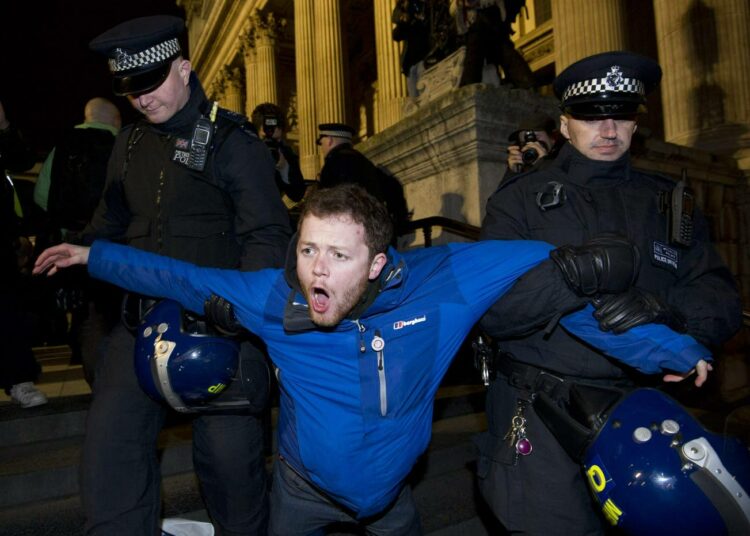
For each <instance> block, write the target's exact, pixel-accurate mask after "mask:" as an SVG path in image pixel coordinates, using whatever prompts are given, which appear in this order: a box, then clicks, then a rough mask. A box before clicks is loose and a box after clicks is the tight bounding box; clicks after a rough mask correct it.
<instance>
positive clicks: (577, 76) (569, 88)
mask: <svg viewBox="0 0 750 536" xmlns="http://www.w3.org/2000/svg"><path fill="white" fill-rule="evenodd" d="M660 80H661V67H659V64H658V63H656V62H655V61H654V60H652V59H651V58H648V57H646V56H641V55H639V54H634V53H632V52H624V51H614V52H604V53H602V54H595V55H593V56H589V57H587V58H583V59H582V60H579V61H577V62H575V63H573V64H572V65H570V66H568V67H567V68H566V69H565V70H563V72H561V73H560V74H559V75H558V76H557V78H555V81H554V82H553V88H554V91H555V95H556V96H557V98H558V99H560V108H561V109H562V111H563V112H564V113H568V114H571V115H573V116H574V117H582V118H587V117H591V118H595V117H629V116H635V115H636V114H639V113H643V112H645V111H646V107H645V105H646V95H648V94H649V93H651V91H653V90H654V88H655V87H656V86H657V85H658V84H659V81H660Z"/></svg>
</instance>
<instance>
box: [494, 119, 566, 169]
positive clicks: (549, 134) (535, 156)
mask: <svg viewBox="0 0 750 536" xmlns="http://www.w3.org/2000/svg"><path fill="white" fill-rule="evenodd" d="M557 139H558V136H557V123H556V122H555V120H554V119H553V118H552V117H551V116H549V115H547V114H545V113H538V114H535V115H532V116H530V117H529V118H528V119H526V120H524V121H522V122H521V124H520V125H519V126H518V130H516V131H514V132H513V133H512V134H511V135H510V136H508V141H509V142H511V144H510V145H509V146H508V170H507V171H506V172H505V176H504V177H503V180H505V179H506V178H507V177H512V176H513V175H517V174H518V173H523V172H525V171H529V170H530V169H531V168H532V167H533V166H534V165H535V164H536V163H537V162H538V161H539V159H540V158H544V157H546V158H548V159H553V158H554V157H555V155H556V154H557V151H558V149H559V146H558V142H557Z"/></svg>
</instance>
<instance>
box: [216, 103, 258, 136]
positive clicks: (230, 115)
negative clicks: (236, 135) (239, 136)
mask: <svg viewBox="0 0 750 536" xmlns="http://www.w3.org/2000/svg"><path fill="white" fill-rule="evenodd" d="M216 117H217V119H220V120H225V121H229V122H230V123H231V124H233V125H235V126H237V127H239V129H240V130H242V131H243V132H244V133H246V134H248V135H249V136H252V137H254V138H257V137H258V130H257V129H256V128H255V125H253V124H252V123H251V122H250V121H249V120H248V118H247V116H246V115H244V114H241V113H238V112H234V111H232V110H227V109H226V108H219V109H218V110H217V113H216ZM217 123H218V121H217Z"/></svg>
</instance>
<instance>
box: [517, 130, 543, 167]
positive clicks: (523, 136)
mask: <svg viewBox="0 0 750 536" xmlns="http://www.w3.org/2000/svg"><path fill="white" fill-rule="evenodd" d="M532 141H538V140H537V138H536V133H535V132H534V131H533V130H524V131H523V132H520V133H519V135H518V147H519V148H521V150H522V151H521V159H522V160H523V163H524V165H526V166H530V165H531V164H533V163H534V162H536V161H537V160H538V159H539V151H537V150H536V149H534V148H533V147H529V148H528V149H526V150H525V151H523V147H524V146H525V145H526V144H528V143H531V142H532ZM540 143H543V142H540Z"/></svg>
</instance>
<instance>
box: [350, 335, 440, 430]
mask: <svg viewBox="0 0 750 536" xmlns="http://www.w3.org/2000/svg"><path fill="white" fill-rule="evenodd" d="M412 327H413V333H411V334H410V335H411V336H409V337H402V336H400V334H399V335H394V334H393V333H392V332H391V333H383V332H381V331H380V330H376V331H375V332H374V333H372V334H370V337H369V340H366V341H364V345H365V346H364V347H365V352H364V353H363V354H362V355H361V356H360V360H359V368H360V386H361V404H362V412H363V414H364V416H365V421H367V422H371V423H373V422H377V421H379V420H382V419H392V418H398V417H400V416H402V415H404V414H405V413H409V412H410V411H412V409H413V408H414V407H415V406H416V405H418V404H419V401H420V400H421V399H422V398H424V396H425V395H424V393H426V392H427V390H428V388H429V385H430V378H431V376H432V374H433V373H434V367H433V361H434V359H433V357H432V356H434V350H431V349H430V348H428V347H427V346H431V345H432V344H433V341H434V339H435V337H434V334H433V336H432V337H428V336H427V335H424V336H416V335H417V333H416V332H417V331H421V330H419V328H418V327H417V326H412ZM388 331H391V330H388ZM420 393H422V395H420Z"/></svg>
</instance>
